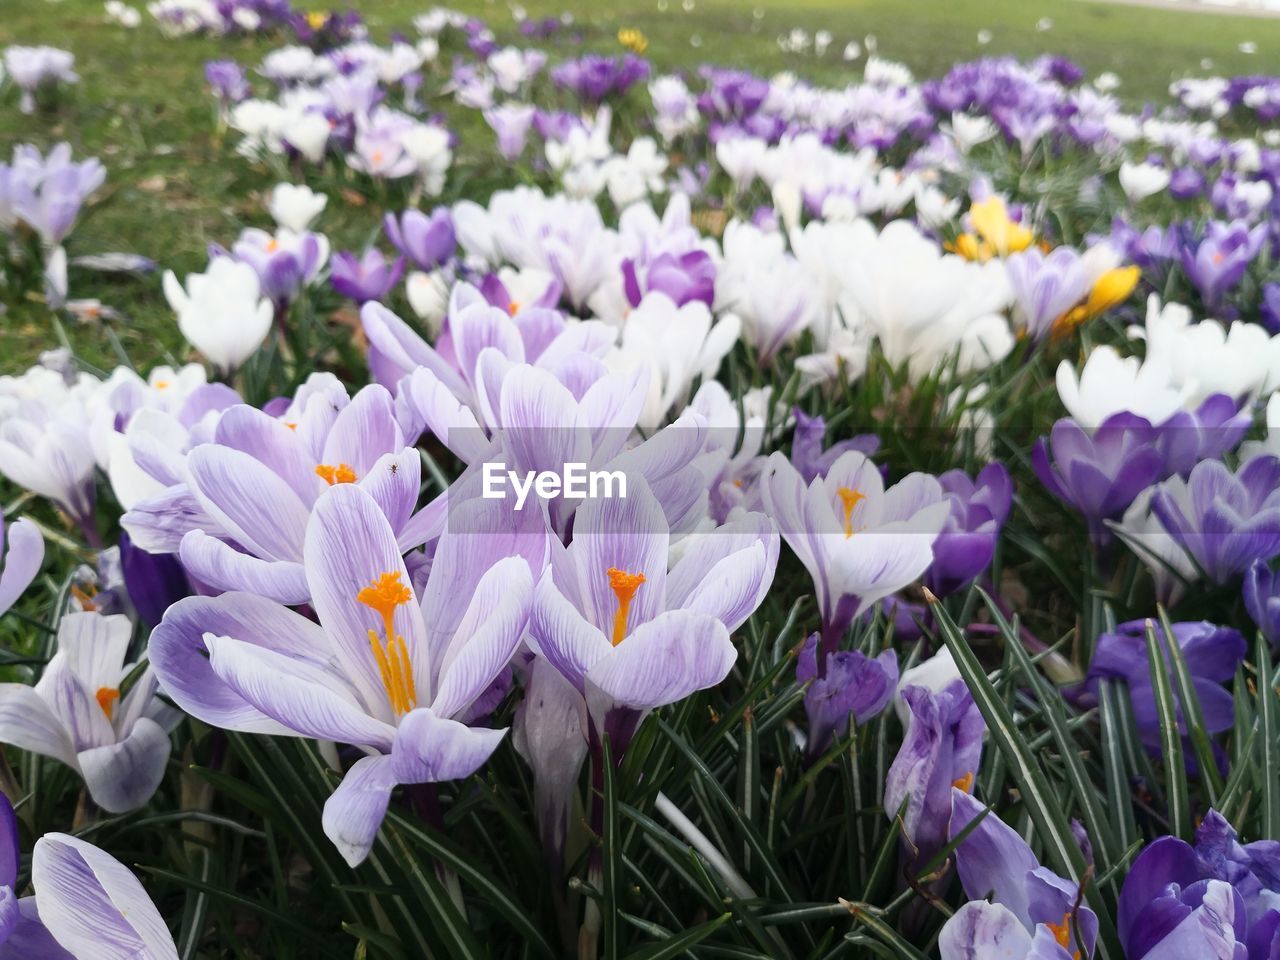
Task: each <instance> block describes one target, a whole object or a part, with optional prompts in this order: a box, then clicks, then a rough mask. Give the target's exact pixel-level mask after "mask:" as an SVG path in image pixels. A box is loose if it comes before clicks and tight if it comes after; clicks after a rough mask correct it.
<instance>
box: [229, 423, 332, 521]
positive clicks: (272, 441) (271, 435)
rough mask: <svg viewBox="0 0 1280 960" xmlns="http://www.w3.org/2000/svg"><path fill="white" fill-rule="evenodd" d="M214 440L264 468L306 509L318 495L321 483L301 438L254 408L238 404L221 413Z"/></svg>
mask: <svg viewBox="0 0 1280 960" xmlns="http://www.w3.org/2000/svg"><path fill="white" fill-rule="evenodd" d="M214 440H215V442H216V443H218V444H219V445H221V446H224V447H230V448H232V449H233V450H239V451H241V452H243V453H247V454H249V456H251V457H253V458H254V459H255V460H258V461H259V462H261V463H263V464H264V465H266V466H267V467H268V468H270V470H271V471H272V472H273V473H275V474H276V475H277V476H279V477H280V478H281V479H282V480H284V481H285V483H287V484H288V485H289V486H290V487H291V488H292V489H293V491H294V493H296V494H297V495H298V499H300V500H301V501H302V502H303V503H304V504H306V505H308V506H309V505H310V504H311V503H313V502H314V501H315V498H316V496H317V495H318V494H319V493H320V490H321V487H322V481H321V480H320V478H319V477H317V476H316V473H315V467H316V465H315V462H314V461H313V460H312V459H311V457H310V456H309V454H308V451H307V449H306V447H305V445H304V444H303V443H302V440H301V438H300V437H299V436H298V435H297V434H296V433H295V432H294V431H293V430H290V429H289V427H288V426H287V425H286V424H285V423H284V421H282V420H278V419H277V418H275V417H272V416H269V415H268V414H265V413H263V412H262V411H261V410H259V409H258V408H257V407H251V406H249V405H248V404H238V405H237V406H234V407H232V408H231V409H229V410H227V411H226V412H225V413H223V414H222V416H221V417H220V418H219V419H218V426H217V429H216V430H215V431H214Z"/></svg>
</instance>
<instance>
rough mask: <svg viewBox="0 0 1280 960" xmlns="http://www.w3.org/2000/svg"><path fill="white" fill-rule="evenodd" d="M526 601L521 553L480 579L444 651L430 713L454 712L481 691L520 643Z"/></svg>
mask: <svg viewBox="0 0 1280 960" xmlns="http://www.w3.org/2000/svg"><path fill="white" fill-rule="evenodd" d="M532 602H533V575H532V574H531V573H530V572H529V564H528V563H526V562H525V560H524V559H523V558H522V557H508V558H507V559H505V560H500V561H499V562H498V563H496V564H494V566H493V567H492V568H491V569H490V570H489V572H488V573H486V574H485V575H484V577H483V578H481V580H480V583H479V584H478V585H477V586H476V589H475V593H474V594H473V595H472V598H471V605H470V606H469V607H468V608H467V612H466V613H465V614H464V615H463V617H462V620H461V622H460V623H459V624H458V629H457V631H456V632H455V633H454V635H453V638H452V640H451V642H450V643H449V646H448V647H447V648H446V649H445V651H444V657H443V659H442V661H441V663H440V666H439V671H438V674H437V682H438V686H437V688H436V697H435V700H433V701H432V703H431V709H432V712H433V713H435V714H436V715H437V716H439V717H452V716H455V715H456V714H459V713H461V712H462V711H464V710H465V709H467V707H469V706H470V705H471V704H472V703H473V702H474V701H475V699H476V698H477V697H478V696H480V694H482V693H484V691H485V689H486V688H487V687H488V686H489V684H491V683H492V682H493V679H494V678H495V677H496V676H497V675H498V673H499V672H500V671H501V670H502V669H503V667H505V666H506V665H507V664H508V663H510V662H511V657H512V656H513V655H514V654H515V652H516V649H517V648H518V647H519V646H520V638H521V637H522V636H523V635H524V630H525V627H526V625H527V624H528V622H529V608H530V606H531V605H532Z"/></svg>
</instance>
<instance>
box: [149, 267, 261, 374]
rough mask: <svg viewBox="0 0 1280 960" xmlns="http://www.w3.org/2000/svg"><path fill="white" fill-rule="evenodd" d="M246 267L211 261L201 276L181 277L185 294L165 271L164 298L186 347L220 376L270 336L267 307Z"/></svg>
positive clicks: (171, 274) (250, 272)
mask: <svg viewBox="0 0 1280 960" xmlns="http://www.w3.org/2000/svg"><path fill="white" fill-rule="evenodd" d="M261 293H262V289H261V285H260V284H259V282H258V274H257V273H256V272H255V271H254V269H253V267H251V266H249V265H248V264H247V263H241V262H240V261H238V260H233V259H232V258H230V257H215V258H214V259H213V261H212V262H211V263H210V264H209V268H208V270H207V271H206V272H204V273H192V274H188V275H187V282H186V287H185V289H184V288H183V286H182V285H181V284H179V283H178V278H177V277H175V276H174V274H173V271H172V270H167V271H165V275H164V295H165V296H166V297H167V298H168V300H169V306H171V307H172V308H173V309H174V311H175V312H176V313H177V314H178V329H179V330H181V331H182V335H183V336H184V337H186V338H187V342H188V343H190V344H191V345H192V346H193V347H195V348H196V349H197V350H199V351H200V352H201V353H202V354H204V355H205V357H206V358H208V360H209V362H210V363H212V364H213V365H214V366H216V367H218V368H219V369H220V370H222V371H224V372H229V371H231V370H234V369H235V368H236V367H238V366H240V365H241V364H242V363H244V361H245V360H247V359H248V358H249V357H250V356H251V355H252V354H253V352H254V351H255V350H257V349H258V347H259V346H261V345H262V341H263V340H265V339H266V338H267V334H268V333H270V332H271V317H272V309H271V301H270V300H268V299H267V298H265V297H263V296H261Z"/></svg>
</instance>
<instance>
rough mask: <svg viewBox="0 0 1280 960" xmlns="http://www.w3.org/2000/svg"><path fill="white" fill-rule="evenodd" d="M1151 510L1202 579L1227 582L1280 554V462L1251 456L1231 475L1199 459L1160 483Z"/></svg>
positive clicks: (1213, 462)
mask: <svg viewBox="0 0 1280 960" xmlns="http://www.w3.org/2000/svg"><path fill="white" fill-rule="evenodd" d="M1151 507H1152V510H1153V511H1154V512H1155V514H1156V516H1157V517H1159V518H1160V522H1161V523H1162V524H1164V527H1165V529H1166V530H1167V531H1168V532H1169V535H1170V536H1172V537H1173V538H1174V539H1175V540H1177V541H1178V542H1179V543H1180V544H1181V545H1182V547H1183V549H1185V550H1186V551H1187V553H1188V554H1189V555H1190V556H1191V558H1192V559H1193V560H1194V561H1195V562H1196V565H1197V566H1198V567H1199V568H1200V569H1201V570H1203V571H1204V573H1205V576H1207V577H1208V578H1209V579H1210V580H1212V581H1213V582H1214V583H1226V582H1227V581H1229V580H1231V579H1233V578H1234V577H1237V576H1240V575H1241V574H1242V573H1244V572H1245V571H1246V570H1248V569H1249V567H1250V566H1251V565H1252V564H1253V563H1254V561H1256V560H1270V559H1271V558H1272V557H1274V556H1276V555H1277V554H1280V458H1277V457H1273V456H1267V455H1264V456H1259V457H1254V458H1253V459H1252V460H1249V461H1248V462H1247V463H1245V464H1243V465H1242V466H1241V467H1240V468H1239V469H1238V470H1237V471H1236V472H1235V473H1232V471H1231V469H1230V468H1229V467H1227V466H1226V465H1225V464H1224V463H1222V462H1221V461H1218V460H1205V461H1202V462H1201V463H1198V464H1196V466H1195V468H1194V469H1193V470H1192V471H1191V473H1190V476H1188V478H1187V479H1186V480H1183V479H1182V478H1181V477H1172V478H1170V479H1169V480H1166V481H1165V482H1164V483H1163V484H1161V485H1160V487H1159V488H1157V489H1156V491H1155V492H1154V493H1153V494H1152V498H1151Z"/></svg>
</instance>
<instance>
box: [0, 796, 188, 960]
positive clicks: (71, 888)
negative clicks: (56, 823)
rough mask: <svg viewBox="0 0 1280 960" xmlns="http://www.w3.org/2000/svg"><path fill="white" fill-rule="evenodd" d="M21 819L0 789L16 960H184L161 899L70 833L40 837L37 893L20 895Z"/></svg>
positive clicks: (3, 878)
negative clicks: (97, 959)
mask: <svg viewBox="0 0 1280 960" xmlns="http://www.w3.org/2000/svg"><path fill="white" fill-rule="evenodd" d="M21 859H22V857H21V850H20V849H19V847H18V819H17V817H16V815H15V814H14V812H13V806H12V804H10V802H9V798H8V797H6V796H4V794H0V956H3V957H6V958H10V957H11V958H14V960H18V958H21V960H75V958H76V957H100V956H112V957H123V956H129V957H136V958H137V960H177V957H178V951H177V949H176V948H175V947H174V943H173V937H172V935H171V934H170V933H169V929H168V927H167V926H166V925H165V922H164V920H163V919H162V918H161V917H160V914H159V912H158V911H157V910H156V907H155V904H154V903H152V902H151V898H150V897H148V896H147V894H146V891H144V890H143V889H142V885H141V884H139V883H138V880H137V878H136V877H134V875H133V874H132V873H130V872H129V871H128V870H127V869H125V867H124V866H123V865H122V864H121V863H120V862H119V861H118V860H116V859H115V858H114V857H112V856H110V855H109V854H107V853H104V852H103V851H102V850H99V849H98V848H97V847H95V846H93V845H92V844H89V843H86V842H85V841H83V840H81V839H79V838H77V837H72V836H68V835H67V834H65V833H46V834H45V835H44V836H43V837H41V838H40V839H39V840H37V841H36V846H35V850H34V851H33V852H32V857H31V880H32V884H33V885H34V887H35V891H36V895H35V896H30V897H23V898H21V899H19V898H18V896H17V882H18V865H19V863H20V862H21Z"/></svg>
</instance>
